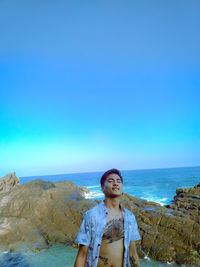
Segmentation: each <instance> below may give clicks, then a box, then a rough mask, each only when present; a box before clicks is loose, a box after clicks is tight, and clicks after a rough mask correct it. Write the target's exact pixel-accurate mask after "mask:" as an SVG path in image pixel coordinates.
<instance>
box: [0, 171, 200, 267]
mask: <svg viewBox="0 0 200 267" xmlns="http://www.w3.org/2000/svg"><path fill="white" fill-rule="evenodd" d="M121 173H122V176H123V180H124V182H123V192H124V193H127V194H129V195H131V196H135V197H138V198H142V199H146V200H149V201H154V202H157V203H160V204H161V205H166V204H169V203H171V201H172V200H173V198H174V196H175V194H176V189H177V188H189V187H193V186H195V185H197V184H199V183H200V167H182V168H166V169H145V170H121ZM102 174H103V172H88V173H86V172H85V173H72V174H55V175H42V176H41V175H38V176H29V177H20V184H23V183H26V182H29V181H32V180H34V179H37V178H41V179H43V180H45V181H51V182H58V181H71V182H73V183H75V184H76V185H77V186H84V187H87V188H88V189H89V190H90V193H88V194H86V198H88V199H99V200H103V198H104V195H103V193H102V191H101V187H100V178H101V175H102ZM76 254H77V248H72V247H66V246H64V245H62V244H57V243H54V244H52V246H51V247H50V248H49V249H47V250H42V251H40V252H37V253H35V252H32V251H29V252H26V253H9V252H5V253H2V254H1V255H0V267H11V266H19V267H46V266H48V267H54V266H57V267H73V265H74V261H75V258H76ZM140 263H141V267H166V266H168V267H169V266H171V267H175V266H177V265H176V264H174V263H161V262H156V261H153V260H151V259H150V258H149V257H148V255H146V257H145V258H144V259H141V260H140Z"/></svg>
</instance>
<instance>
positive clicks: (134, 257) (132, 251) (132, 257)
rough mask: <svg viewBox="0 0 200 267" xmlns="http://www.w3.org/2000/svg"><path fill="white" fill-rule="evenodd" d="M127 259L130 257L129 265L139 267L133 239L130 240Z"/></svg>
mask: <svg viewBox="0 0 200 267" xmlns="http://www.w3.org/2000/svg"><path fill="white" fill-rule="evenodd" d="M129 259H130V264H131V267H140V261H139V257H138V254H137V249H136V245H135V242H134V241H133V242H130V247H129Z"/></svg>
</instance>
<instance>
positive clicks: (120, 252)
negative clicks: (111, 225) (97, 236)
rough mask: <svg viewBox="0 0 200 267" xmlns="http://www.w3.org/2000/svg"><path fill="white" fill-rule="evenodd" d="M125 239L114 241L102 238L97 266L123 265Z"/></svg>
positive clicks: (118, 266)
mask: <svg viewBox="0 0 200 267" xmlns="http://www.w3.org/2000/svg"><path fill="white" fill-rule="evenodd" d="M123 259H124V239H123V238H122V239H120V240H117V241H115V242H113V243H106V242H104V241H103V240H102V243H101V247H100V252H99V260H98V264H97V267H105V266H106V267H123Z"/></svg>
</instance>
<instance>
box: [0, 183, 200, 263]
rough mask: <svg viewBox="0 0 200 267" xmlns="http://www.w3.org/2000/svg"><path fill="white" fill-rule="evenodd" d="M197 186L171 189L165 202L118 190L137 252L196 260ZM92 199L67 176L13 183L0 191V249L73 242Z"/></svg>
mask: <svg viewBox="0 0 200 267" xmlns="http://www.w3.org/2000/svg"><path fill="white" fill-rule="evenodd" d="M199 189H200V187H199V185H197V186H196V187H194V188H191V189H177V195H176V196H175V199H174V201H173V203H172V204H171V205H168V206H165V207H164V206H161V205H159V204H157V203H154V202H148V201H146V200H142V199H138V198H135V197H131V196H130V195H127V194H124V195H123V196H122V199H121V202H122V205H123V206H124V207H126V208H128V209H129V210H131V211H132V212H133V213H134V214H135V216H136V219H137V222H138V226H139V230H140V234H141V241H138V242H137V246H138V252H139V255H140V257H144V256H145V255H146V256H148V257H150V258H153V259H155V260H158V261H163V262H176V263H178V264H189V266H200V223H199V196H200V193H199ZM184 199H185V200H184ZM98 202H99V201H92V200H87V199H85V198H84V197H83V190H81V189H80V188H78V187H77V186H76V185H75V184H73V183H72V182H68V181H62V182H57V183H51V182H45V181H43V180H41V179H37V180H34V181H31V182H28V183H24V184H23V185H21V186H19V187H13V189H12V190H10V191H9V192H7V193H1V194H0V251H5V250H7V251H12V252H20V251H24V250H26V249H27V250H29V249H31V250H34V251H37V250H41V249H44V248H48V247H49V241H53V242H60V243H63V244H66V245H72V246H74V245H76V244H75V243H74V240H75V237H76V235H77V232H78V230H79V227H80V224H81V218H82V215H83V213H84V212H85V211H86V210H88V209H90V208H92V207H93V206H95V205H96V204H97V203H98Z"/></svg>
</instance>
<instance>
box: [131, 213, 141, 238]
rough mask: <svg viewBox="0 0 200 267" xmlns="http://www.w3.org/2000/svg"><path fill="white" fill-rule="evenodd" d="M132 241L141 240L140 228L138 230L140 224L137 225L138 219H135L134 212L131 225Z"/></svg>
mask: <svg viewBox="0 0 200 267" xmlns="http://www.w3.org/2000/svg"><path fill="white" fill-rule="evenodd" d="M130 226H131V227H130V229H131V230H130V231H131V233H130V241H131V242H132V241H137V240H140V233H139V230H138V225H137V222H136V219H135V216H134V215H133V214H132V216H131V225H130Z"/></svg>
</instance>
